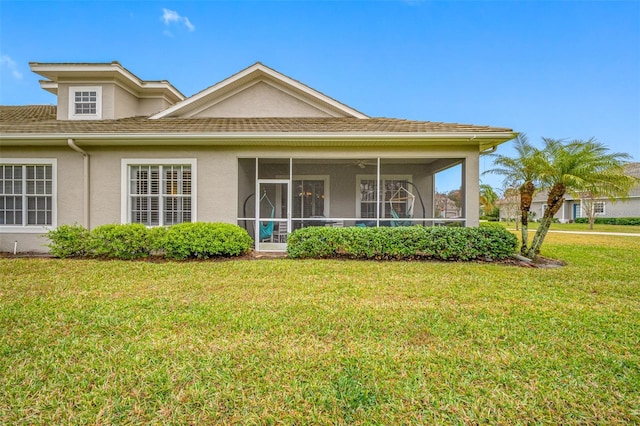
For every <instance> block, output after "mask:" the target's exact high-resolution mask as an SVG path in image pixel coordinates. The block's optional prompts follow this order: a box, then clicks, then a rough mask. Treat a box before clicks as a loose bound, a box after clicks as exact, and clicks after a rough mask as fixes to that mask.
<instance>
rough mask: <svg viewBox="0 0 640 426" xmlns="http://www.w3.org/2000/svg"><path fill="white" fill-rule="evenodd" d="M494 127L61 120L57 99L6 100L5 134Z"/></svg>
mask: <svg viewBox="0 0 640 426" xmlns="http://www.w3.org/2000/svg"><path fill="white" fill-rule="evenodd" d="M233 132H238V133H254V132H255V133H287V132H292V133H306V132H308V133H438V134H440V133H459V132H461V133H467V132H468V133H494V132H499V133H502V132H508V133H509V132H513V130H512V129H508V128H503V127H489V126H480V125H472V124H458V123H440V122H431V121H412V120H402V119H394V118H367V119H360V118H172V117H166V118H160V119H155V120H151V119H149V118H148V117H133V118H122V119H119V120H95V121H94V120H87V121H84V120H83V121H66V120H65V121H62V120H56V107H55V106H53V105H27V106H0V133H4V134H24V133H28V134H38V133H43V134H52V133H63V134H64V133H76V134H77V133H86V134H91V133H96V134H105V133H111V134H119V133H121V134H130V133H136V134H140V133H141V134H144V133H149V134H154V133H173V134H189V133H199V134H202V133H233Z"/></svg>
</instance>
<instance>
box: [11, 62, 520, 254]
mask: <svg viewBox="0 0 640 426" xmlns="http://www.w3.org/2000/svg"><path fill="white" fill-rule="evenodd" d="M30 66H31V70H32V71H33V72H35V73H37V74H39V75H41V76H42V77H44V78H45V80H42V81H41V82H40V84H41V86H42V88H43V89H44V90H47V91H49V92H51V93H53V94H54V95H56V96H57V105H56V106H47V105H38V106H2V107H0V149H1V151H0V167H1V170H0V172H1V181H0V191H1V193H0V251H13V250H14V248H16V247H17V250H18V251H46V246H45V244H46V243H47V241H46V239H44V238H41V237H42V235H43V234H44V233H46V232H47V230H49V229H52V228H55V227H56V226H59V225H61V224H73V223H78V224H81V225H84V226H86V227H88V228H94V227H96V226H98V225H102V224H108V223H131V222H135V223H143V224H145V225H147V226H164V225H171V224H176V223H180V222H190V221H208V222H212V221H220V222H228V223H235V224H238V225H240V226H243V227H245V228H246V229H247V230H248V231H249V233H250V234H251V235H252V237H254V239H255V241H256V244H255V248H256V249H257V250H284V249H286V238H287V233H288V232H291V231H292V230H295V229H298V228H300V227H303V226H319V225H324V226H356V225H357V226H386V225H390V226H394V225H395V224H397V223H399V222H398V221H397V219H399V218H402V219H403V221H402V223H403V224H406V223H409V224H411V223H413V224H424V225H427V226H429V225H433V224H436V223H439V222H438V221H441V219H438V220H436V219H437V216H436V213H435V209H436V202H435V179H436V174H437V173H438V172H440V171H443V170H446V169H449V168H451V167H454V166H457V165H462V167H461V181H462V191H463V197H462V198H463V203H462V204H463V205H462V206H461V210H460V211H459V212H457V213H456V216H458V217H459V218H458V219H455V220H457V221H460V222H462V223H463V224H464V225H466V226H476V225H478V222H479V220H478V211H479V205H478V186H479V160H478V159H479V156H480V154H481V153H482V152H483V151H487V150H492V149H495V147H496V146H497V145H499V144H501V143H503V142H506V141H508V140H510V139H512V138H513V137H515V133H514V132H513V131H512V130H511V129H507V128H496V127H487V126H478V125H465V124H447V123H435V122H427V121H409V120H401V119H390V118H370V117H368V116H367V115H365V114H363V113H361V112H359V111H357V110H355V109H353V108H351V107H349V106H347V105H344V104H342V103H341V102H338V101H336V100H334V99H332V98H330V97H328V96H326V95H324V94H322V93H320V92H318V91H316V90H314V89H312V88H310V87H308V86H306V85H304V84H302V83H301V82H299V81H297V80H294V79H292V78H290V77H287V76H285V75H283V74H281V73H279V72H277V71H275V70H273V69H271V68H269V67H267V66H265V65H263V64H261V63H256V64H254V65H252V66H250V67H248V68H246V69H244V70H242V71H240V72H239V73H237V74H235V75H232V76H231V77H229V78H227V79H225V80H223V81H221V82H219V83H217V84H214V85H213V86H211V87H208V88H206V89H204V90H202V91H201V92H199V93H196V94H195V95H193V96H191V97H185V96H184V95H183V94H182V93H180V91H178V90H177V89H176V88H175V87H173V86H172V85H171V84H170V83H169V82H167V81H144V80H141V79H139V78H138V77H137V76H135V75H134V74H132V73H131V72H130V71H128V70H127V69H126V68H124V67H123V66H122V65H120V64H119V63H118V62H112V63H98V64H96V63H91V64H89V63H87V64H68V63H31V64H30ZM374 89H375V88H372V90H374ZM378 188H380V190H378ZM255 194H257V196H256V195H255Z"/></svg>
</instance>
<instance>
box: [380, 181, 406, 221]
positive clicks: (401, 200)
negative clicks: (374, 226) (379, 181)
mask: <svg viewBox="0 0 640 426" xmlns="http://www.w3.org/2000/svg"><path fill="white" fill-rule="evenodd" d="M407 182H408V181H407V180H406V179H385V180H384V193H383V196H382V200H383V202H384V208H383V212H384V214H383V217H386V218H389V217H393V216H392V214H391V207H392V206H393V209H394V210H395V211H396V213H397V214H398V217H401V218H405V217H409V212H408V207H409V203H408V202H409V199H408V198H407V193H406V192H404V191H403V188H404V189H405V190H411V189H412V188H410V187H409V184H408V183H407Z"/></svg>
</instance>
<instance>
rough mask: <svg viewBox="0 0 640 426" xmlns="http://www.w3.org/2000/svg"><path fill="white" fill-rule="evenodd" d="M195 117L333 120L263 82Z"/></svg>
mask: <svg viewBox="0 0 640 426" xmlns="http://www.w3.org/2000/svg"><path fill="white" fill-rule="evenodd" d="M195 116H196V117H329V116H330V115H329V114H327V113H325V112H323V111H320V110H318V109H316V108H314V107H312V106H311V105H309V104H307V103H305V102H302V101H301V100H298V99H296V98H294V97H293V96H290V95H288V94H286V93H283V92H282V91H280V90H278V89H276V88H274V87H272V86H270V85H268V84H266V83H262V82H260V83H257V84H254V85H253V86H251V87H249V88H247V89H245V90H243V91H242V92H239V93H236V94H235V95H234V96H232V97H230V98H227V99H225V100H223V101H221V102H219V103H217V104H215V105H213V106H211V107H210V108H208V109H205V110H203V111H201V112H199V113H198V114H196V115H195Z"/></svg>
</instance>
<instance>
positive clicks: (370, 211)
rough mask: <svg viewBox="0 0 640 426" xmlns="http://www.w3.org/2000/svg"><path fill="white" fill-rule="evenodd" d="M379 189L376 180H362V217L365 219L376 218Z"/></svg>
mask: <svg viewBox="0 0 640 426" xmlns="http://www.w3.org/2000/svg"><path fill="white" fill-rule="evenodd" d="M377 188H378V184H377V182H376V180H375V179H362V180H361V181H360V217H361V218H364V219H375V218H376V216H377V215H376V206H377V202H378V199H377V196H376V193H377Z"/></svg>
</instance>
